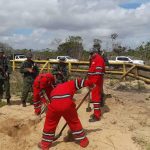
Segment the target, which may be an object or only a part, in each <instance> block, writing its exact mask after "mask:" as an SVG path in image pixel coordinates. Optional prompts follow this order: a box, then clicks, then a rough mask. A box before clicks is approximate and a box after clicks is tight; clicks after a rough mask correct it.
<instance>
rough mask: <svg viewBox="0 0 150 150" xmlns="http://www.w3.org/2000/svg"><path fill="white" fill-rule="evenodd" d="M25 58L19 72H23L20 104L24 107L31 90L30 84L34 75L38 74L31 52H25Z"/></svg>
mask: <svg viewBox="0 0 150 150" xmlns="http://www.w3.org/2000/svg"><path fill="white" fill-rule="evenodd" d="M26 57H27V60H25V61H24V62H23V63H22V65H21V68H20V72H21V73H22V74H23V90H22V97H21V101H22V106H23V107H26V101H27V97H28V94H29V92H32V91H33V90H32V84H33V81H34V79H35V78H36V76H37V75H38V74H39V69H38V67H37V65H36V64H35V63H34V61H33V60H32V54H31V53H27V55H26Z"/></svg>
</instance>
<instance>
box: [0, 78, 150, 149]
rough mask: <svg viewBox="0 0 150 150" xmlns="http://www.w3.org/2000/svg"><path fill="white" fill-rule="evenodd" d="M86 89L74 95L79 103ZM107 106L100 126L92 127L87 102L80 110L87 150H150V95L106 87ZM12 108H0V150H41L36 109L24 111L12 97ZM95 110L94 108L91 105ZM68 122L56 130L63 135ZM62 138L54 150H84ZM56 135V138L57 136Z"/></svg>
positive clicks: (98, 123) (144, 92) (103, 110)
mask: <svg viewBox="0 0 150 150" xmlns="http://www.w3.org/2000/svg"><path fill="white" fill-rule="evenodd" d="M86 92H87V89H84V90H83V91H82V92H81V93H79V94H76V95H75V99H76V100H77V103H79V101H80V100H81V99H82V97H83V96H84V95H85V94H86ZM105 94H106V102H105V107H104V108H102V112H103V115H102V118H101V120H100V121H99V122H95V123H89V122H88V119H89V116H90V115H91V114H92V112H90V113H89V112H86V107H87V102H85V103H84V104H83V105H82V107H81V108H80V109H79V111H78V112H79V116H80V119H81V122H82V124H83V127H84V129H85V131H86V132H87V137H88V138H89V140H90V144H89V146H88V147H87V148H86V149H87V150H150V91H149V88H148V89H145V90H141V91H140V90H122V89H121V90H116V89H113V88H112V87H111V86H109V84H107V81H106V84H105ZM12 100H13V102H12V103H13V104H12V105H11V106H4V107H2V108H0V150H38V148H37V143H38V142H39V141H40V139H41V134H42V128H43V124H44V119H45V118H44V115H43V116H42V117H43V119H42V120H41V121H39V119H38V118H37V117H36V116H35V115H34V113H33V106H32V105H29V106H27V107H26V108H23V107H22V106H21V105H20V98H19V97H16V96H13V97H12ZM91 106H92V105H91ZM64 123H65V121H64V120H63V119H62V120H61V121H60V123H59V126H58V128H57V133H58V132H59V131H60V129H61V128H62V126H63V125H64ZM66 132H67V128H66V129H65V131H64V132H63V135H62V136H61V137H60V138H59V139H58V140H57V141H56V142H54V143H53V147H52V148H51V150H76V149H79V150H80V149H82V148H80V146H79V145H77V144H76V143H74V142H69V143H65V142H63V137H64V136H65V135H66ZM57 133H56V134H57Z"/></svg>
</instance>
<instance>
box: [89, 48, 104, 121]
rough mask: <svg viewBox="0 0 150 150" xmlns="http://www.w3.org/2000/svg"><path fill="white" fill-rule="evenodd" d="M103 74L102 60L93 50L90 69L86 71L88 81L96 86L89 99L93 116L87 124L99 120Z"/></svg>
mask: <svg viewBox="0 0 150 150" xmlns="http://www.w3.org/2000/svg"><path fill="white" fill-rule="evenodd" d="M104 72H105V63H104V59H103V58H102V57H101V56H100V55H99V54H98V52H97V51H96V50H95V49H94V50H92V51H91V52H90V67H89V71H88V79H89V80H90V81H92V82H93V83H94V84H95V85H96V86H95V87H94V88H93V89H92V92H91V99H92V103H93V106H94V114H93V115H92V116H91V119H89V122H95V121H98V120H100V117H101V110H100V103H101V98H102V86H103V75H104Z"/></svg>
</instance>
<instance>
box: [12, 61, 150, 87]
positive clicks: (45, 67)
mask: <svg viewBox="0 0 150 150" xmlns="http://www.w3.org/2000/svg"><path fill="white" fill-rule="evenodd" d="M34 61H35V62H36V63H37V65H38V66H39V68H40V72H44V71H47V72H50V71H51V69H52V67H53V65H54V64H58V63H59V62H52V61H48V60H34ZM11 63H12V68H13V71H15V70H16V69H19V68H20V65H21V63H22V61H14V60H11ZM66 64H67V65H68V71H69V73H74V72H78V73H86V72H87V71H88V67H89V62H88V61H79V62H66ZM106 74H118V75H121V79H125V78H126V77H127V76H130V77H132V78H135V79H138V80H143V81H145V82H146V83H148V84H149V83H150V66H147V65H135V64H132V63H119V62H114V63H110V65H109V66H106Z"/></svg>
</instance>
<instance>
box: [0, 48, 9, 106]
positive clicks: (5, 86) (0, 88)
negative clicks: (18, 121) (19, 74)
mask: <svg viewBox="0 0 150 150" xmlns="http://www.w3.org/2000/svg"><path fill="white" fill-rule="evenodd" d="M0 53H1V56H0V100H1V99H2V98H3V93H4V91H5V98H6V99H7V104H10V98H11V96H10V83H9V79H10V78H9V74H10V73H11V65H10V61H9V59H8V58H7V57H6V56H4V51H3V49H2V48H1V49H0Z"/></svg>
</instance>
